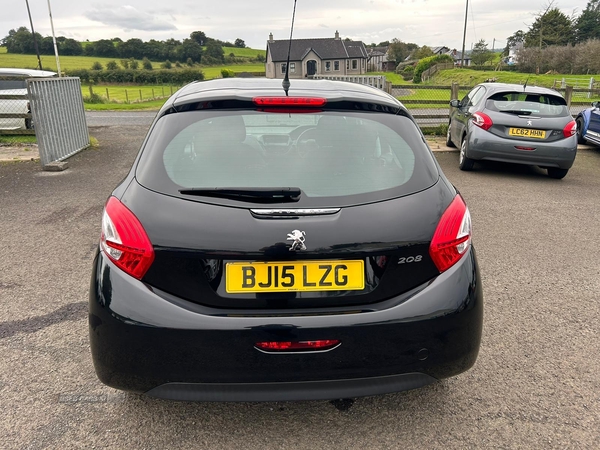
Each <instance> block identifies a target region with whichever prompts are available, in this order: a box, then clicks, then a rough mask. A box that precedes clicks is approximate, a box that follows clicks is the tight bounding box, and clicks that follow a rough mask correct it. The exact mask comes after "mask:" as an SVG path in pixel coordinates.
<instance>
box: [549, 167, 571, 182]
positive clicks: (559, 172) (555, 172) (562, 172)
mask: <svg viewBox="0 0 600 450" xmlns="http://www.w3.org/2000/svg"><path fill="white" fill-rule="evenodd" d="M568 172H569V169H557V168H556V167H549V168H548V176H549V177H550V178H556V179H557V180H560V179H562V178H564V177H565V176H566V175H567V173H568Z"/></svg>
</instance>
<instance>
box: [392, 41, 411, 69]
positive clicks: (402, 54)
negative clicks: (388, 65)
mask: <svg viewBox="0 0 600 450" xmlns="http://www.w3.org/2000/svg"><path fill="white" fill-rule="evenodd" d="M408 55H410V50H409V49H408V45H407V44H405V43H404V42H402V41H401V40H399V39H396V38H394V39H392V43H391V44H389V47H388V59H389V60H390V61H395V62H397V63H400V62H402V61H404V60H405V59H406V57H407V56H408Z"/></svg>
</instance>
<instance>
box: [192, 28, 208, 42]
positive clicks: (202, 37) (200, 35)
mask: <svg viewBox="0 0 600 450" xmlns="http://www.w3.org/2000/svg"><path fill="white" fill-rule="evenodd" d="M190 39H191V40H193V41H196V42H197V43H198V44H199V45H206V44H207V43H208V38H207V37H206V34H204V32H203V31H192V32H191V33H190Z"/></svg>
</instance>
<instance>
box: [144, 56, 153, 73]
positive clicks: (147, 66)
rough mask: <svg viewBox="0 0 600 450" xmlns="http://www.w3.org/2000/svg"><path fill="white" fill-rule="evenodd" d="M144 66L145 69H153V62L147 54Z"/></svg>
mask: <svg viewBox="0 0 600 450" xmlns="http://www.w3.org/2000/svg"><path fill="white" fill-rule="evenodd" d="M142 67H143V68H144V70H152V63H151V62H150V60H149V59H148V58H146V57H145V56H144V59H142Z"/></svg>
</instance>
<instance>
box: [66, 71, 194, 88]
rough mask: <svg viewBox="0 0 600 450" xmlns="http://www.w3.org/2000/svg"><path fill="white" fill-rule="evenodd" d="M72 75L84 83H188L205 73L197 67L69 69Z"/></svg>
mask: <svg viewBox="0 0 600 450" xmlns="http://www.w3.org/2000/svg"><path fill="white" fill-rule="evenodd" d="M66 73H67V75H68V76H70V77H79V78H80V79H81V81H82V82H83V83H90V82H91V81H92V80H93V81H94V82H95V83H133V84H176V85H181V84H186V83H191V82H192V81H197V80H204V73H203V72H202V71H201V70H197V69H183V70H168V69H160V70H152V71H150V70H131V69H128V70H103V71H94V70H87V69H78V70H68V71H66Z"/></svg>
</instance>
